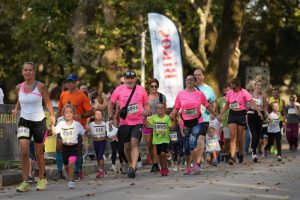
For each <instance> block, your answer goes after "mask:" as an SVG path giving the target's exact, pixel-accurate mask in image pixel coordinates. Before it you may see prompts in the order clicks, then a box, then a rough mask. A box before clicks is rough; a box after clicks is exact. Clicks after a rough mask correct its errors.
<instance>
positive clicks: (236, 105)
mask: <svg viewBox="0 0 300 200" xmlns="http://www.w3.org/2000/svg"><path fill="white" fill-rule="evenodd" d="M251 99H252V97H251V94H250V93H249V92H248V91H247V90H245V89H243V88H242V89H241V90H239V91H238V92H234V91H233V90H232V89H231V90H229V91H228V92H227V94H226V101H227V102H229V104H230V105H229V108H230V109H234V110H245V109H246V104H247V102H249V101H250V100H251Z"/></svg>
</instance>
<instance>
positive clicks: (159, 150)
mask: <svg viewBox="0 0 300 200" xmlns="http://www.w3.org/2000/svg"><path fill="white" fill-rule="evenodd" d="M155 146H156V152H157V155H158V156H159V155H160V154H161V153H162V152H163V153H168V148H169V144H168V143H162V144H156V145H155Z"/></svg>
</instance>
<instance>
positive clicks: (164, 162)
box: [159, 152, 168, 169]
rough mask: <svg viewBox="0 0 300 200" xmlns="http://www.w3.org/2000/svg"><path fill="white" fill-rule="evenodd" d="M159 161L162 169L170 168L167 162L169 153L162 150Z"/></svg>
mask: <svg viewBox="0 0 300 200" xmlns="http://www.w3.org/2000/svg"><path fill="white" fill-rule="evenodd" d="M159 161H160V165H161V168H162V169H166V168H168V162H167V153H166V152H161V154H160V156H159Z"/></svg>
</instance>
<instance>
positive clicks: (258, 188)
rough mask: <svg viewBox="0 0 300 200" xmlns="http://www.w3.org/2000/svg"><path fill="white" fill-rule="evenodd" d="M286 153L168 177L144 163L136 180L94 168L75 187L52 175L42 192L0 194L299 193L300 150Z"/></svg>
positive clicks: (62, 198)
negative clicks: (97, 172)
mask: <svg viewBox="0 0 300 200" xmlns="http://www.w3.org/2000/svg"><path fill="white" fill-rule="evenodd" d="M284 153H285V156H284V157H283V161H282V162H278V161H277V160H276V158H275V157H273V156H270V157H269V158H268V159H260V160H259V163H257V164H254V163H252V161H251V160H249V159H250V158H249V157H248V158H247V159H248V160H247V159H246V161H245V162H244V164H236V165H234V166H229V165H227V164H219V165H218V166H217V167H211V166H207V165H205V166H204V169H203V173H202V175H198V176H183V175H182V172H176V173H174V172H172V174H171V175H170V176H168V177H160V175H159V174H156V175H154V174H151V173H150V172H149V169H148V167H145V168H143V169H141V170H139V171H138V176H137V178H136V179H135V180H132V179H128V178H126V176H125V175H120V174H112V173H108V174H107V175H106V176H105V178H104V179H102V180H95V179H94V177H95V174H90V175H89V176H88V177H86V178H85V179H84V181H82V182H79V183H77V184H76V189H73V190H70V189H67V183H66V182H59V183H56V182H53V181H49V182H48V183H49V184H48V188H47V190H46V191H43V192H37V191H35V190H34V187H32V191H30V192H27V193H17V192H15V186H14V187H12V186H10V187H5V188H4V189H3V190H0V199H1V200H5V199H9V200H12V199H20V200H27V199H28V200H35V199H37V200H38V199H43V200H48V199H49V200H68V199H72V200H77V199H91V200H94V199H95V200H96V199H97V200H98V199H113V200H119V199H120V200H121V199H122V200H126V199H130V200H133V199H139V200H144V199H145V200H147V199H150V200H155V199H158V198H159V199H172V200H174V199H180V200H184V199H197V200H199V199H205V200H209V199H222V200H223V199H225V200H226V199H228V200H229V199H230V200H231V199H243V200H250V199H272V200H273V199H300V187H299V186H300V153H299V152H298V153H287V152H284ZM182 170H183V169H182Z"/></svg>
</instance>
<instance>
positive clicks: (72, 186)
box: [68, 181, 75, 189]
mask: <svg viewBox="0 0 300 200" xmlns="http://www.w3.org/2000/svg"><path fill="white" fill-rule="evenodd" d="M68 188H69V189H74V188H75V182H73V181H69V182H68Z"/></svg>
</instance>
